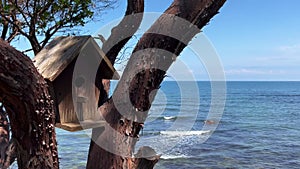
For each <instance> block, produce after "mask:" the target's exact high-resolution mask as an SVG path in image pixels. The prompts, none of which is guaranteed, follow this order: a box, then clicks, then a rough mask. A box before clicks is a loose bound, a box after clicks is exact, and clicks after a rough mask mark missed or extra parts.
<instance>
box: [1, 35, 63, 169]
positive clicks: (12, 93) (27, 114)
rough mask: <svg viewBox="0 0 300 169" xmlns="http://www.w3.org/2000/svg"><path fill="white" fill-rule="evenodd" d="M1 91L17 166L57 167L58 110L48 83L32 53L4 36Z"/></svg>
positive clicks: (21, 167) (23, 167) (23, 168)
mask: <svg viewBox="0 0 300 169" xmlns="http://www.w3.org/2000/svg"><path fill="white" fill-rule="evenodd" d="M12 65H13V66H12ZM28 91H30V92H28ZM0 93H1V97H2V99H3V104H4V107H5V108H6V112H7V114H8V116H9V120H10V124H11V132H12V138H13V139H14V140H15V142H16V144H15V145H16V150H17V157H18V160H17V161H18V167H19V168H20V169H25V168H26V169H27V168H45V169H52V168H58V167H59V166H58V154H57V144H56V135H55V127H54V125H55V114H54V107H53V101H52V100H51V97H50V95H49V93H48V88H47V83H46V81H45V80H44V78H43V77H42V76H41V75H40V74H39V73H38V71H37V69H36V68H35V66H34V65H33V63H32V61H31V59H30V58H29V57H27V56H25V55H24V54H22V53H21V52H18V51H16V50H15V49H14V48H12V47H11V46H9V45H8V44H7V43H6V42H4V41H2V40H0Z"/></svg>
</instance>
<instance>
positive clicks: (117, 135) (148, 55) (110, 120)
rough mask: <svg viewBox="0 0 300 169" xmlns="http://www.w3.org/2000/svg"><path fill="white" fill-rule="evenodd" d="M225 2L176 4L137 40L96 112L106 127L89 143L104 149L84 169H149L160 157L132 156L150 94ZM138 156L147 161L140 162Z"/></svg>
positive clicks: (202, 0)
mask: <svg viewBox="0 0 300 169" xmlns="http://www.w3.org/2000/svg"><path fill="white" fill-rule="evenodd" d="M225 1H226V0H189V1H186V0H175V1H174V2H173V3H172V4H171V6H170V7H169V8H168V9H167V10H166V11H165V14H166V15H162V16H161V17H160V18H159V19H158V20H157V21H156V22H155V23H154V24H153V25H152V26H151V28H150V29H149V30H148V31H147V32H146V33H145V34H144V35H143V36H142V38H141V39H140V40H139V42H138V44H137V45H136V47H135V49H134V51H133V55H132V56H131V58H130V60H129V61H128V64H127V66H126V68H125V70H124V73H123V75H122V78H121V79H120V81H119V84H118V86H117V88H116V90H115V91H114V94H113V96H112V98H111V99H109V100H108V101H107V102H106V103H104V104H103V105H102V106H101V107H100V108H99V111H100V113H101V114H102V115H103V117H104V118H105V120H106V122H107V125H106V126H105V129H104V130H103V131H100V130H98V131H99V132H97V133H96V132H95V133H93V139H95V140H97V141H96V143H97V144H102V145H103V144H106V148H103V147H101V146H100V147H99V146H97V150H95V151H94V150H93V149H92V150H90V155H91V153H93V155H94V156H93V158H91V159H90V161H89V163H88V167H87V168H91V169H92V168H103V169H113V168H115V169H122V168H123V169H125V168H128V169H131V168H153V166H154V165H155V163H156V162H157V161H158V159H159V156H157V155H156V154H155V152H154V151H153V150H152V149H151V148H149V147H142V148H141V149H140V150H139V151H138V153H137V154H136V155H134V154H133V153H134V147H135V144H136V141H137V138H138V137H139V132H140V130H141V129H142V128H143V126H144V124H143V122H144V121H145V119H146V117H147V112H148V110H149V109H150V107H151V103H152V101H153V98H154V96H155V93H156V91H157V89H158V88H159V86H160V84H161V82H162V81H163V78H164V77H165V74H166V71H167V69H168V68H169V67H170V65H171V64H172V63H173V62H174V60H175V59H176V57H177V56H178V55H179V54H180V53H181V51H182V50H183V49H184V48H185V47H186V44H187V43H188V42H189V41H190V40H191V39H192V38H193V37H194V36H195V35H196V34H197V33H199V32H200V29H202V27H204V26H205V25H206V24H207V23H208V22H209V20H210V19H211V18H212V17H213V16H214V15H216V14H217V13H218V10H219V9H220V8H221V7H222V6H223V4H224V3H225ZM170 16H171V17H170ZM172 16H176V17H180V18H182V19H184V20H186V21H188V23H190V24H186V25H176V24H177V23H178V22H177V21H176V17H172ZM177 26H178V27H177ZM153 32H155V33H153ZM178 32H180V34H178ZM166 33H167V35H166ZM172 34H174V35H175V34H176V36H178V38H174V37H173V36H171V35H172ZM168 35H170V36H168ZM179 39H180V40H179ZM153 49H159V50H153ZM161 51H168V52H161ZM124 102H125V103H124ZM107 148H108V149H109V150H108V149H107ZM149 152H150V153H149ZM142 154H147V155H148V157H147V158H144V157H143V155H142Z"/></svg>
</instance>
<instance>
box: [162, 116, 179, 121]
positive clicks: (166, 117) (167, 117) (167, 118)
mask: <svg viewBox="0 0 300 169" xmlns="http://www.w3.org/2000/svg"><path fill="white" fill-rule="evenodd" d="M175 118H176V117H175V116H164V119H165V120H172V119H175Z"/></svg>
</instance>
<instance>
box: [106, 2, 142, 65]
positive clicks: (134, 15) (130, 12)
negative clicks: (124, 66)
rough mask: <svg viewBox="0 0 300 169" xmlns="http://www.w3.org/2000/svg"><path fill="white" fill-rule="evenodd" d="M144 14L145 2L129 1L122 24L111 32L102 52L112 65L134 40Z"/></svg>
mask: <svg viewBox="0 0 300 169" xmlns="http://www.w3.org/2000/svg"><path fill="white" fill-rule="evenodd" d="M143 12H144V0H127V10H126V13H125V16H124V18H123V19H122V20H121V22H120V23H119V24H118V25H117V26H116V27H114V28H113V29H112V30H111V35H110V36H109V38H108V39H107V40H106V41H105V43H104V44H103V46H102V50H103V51H104V53H106V56H107V57H108V59H109V60H110V62H111V63H112V65H113V64H114V63H115V60H116V58H117V56H118V54H119V52H120V51H121V49H122V48H123V47H124V46H125V44H126V43H127V42H128V41H129V40H130V39H131V38H132V36H133V35H134V33H135V32H136V31H137V30H138V28H139V26H140V24H141V22H142V19H143V14H142V13H143Z"/></svg>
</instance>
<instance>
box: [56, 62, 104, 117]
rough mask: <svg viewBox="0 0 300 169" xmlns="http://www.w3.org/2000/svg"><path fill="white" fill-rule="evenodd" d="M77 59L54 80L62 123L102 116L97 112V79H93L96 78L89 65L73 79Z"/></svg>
mask: <svg viewBox="0 0 300 169" xmlns="http://www.w3.org/2000/svg"><path fill="white" fill-rule="evenodd" d="M75 61H76V60H74V61H73V62H72V63H70V64H69V66H68V67H67V68H66V69H65V70H64V71H63V72H62V73H61V74H60V75H59V76H58V77H57V78H56V79H55V80H54V82H53V88H54V91H55V96H56V102H57V105H58V110H59V116H60V123H78V122H79V121H84V120H90V119H92V120H99V118H100V117H99V114H98V113H97V103H98V98H99V95H100V92H99V90H98V89H97V88H96V87H95V84H94V83H95V82H94V81H95V80H92V79H95V78H93V77H91V75H90V73H89V69H88V66H87V68H86V69H85V70H81V71H82V72H81V74H79V76H78V77H76V76H75V77H74V78H75V79H72V77H73V73H74V66H75Z"/></svg>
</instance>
